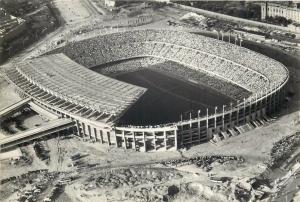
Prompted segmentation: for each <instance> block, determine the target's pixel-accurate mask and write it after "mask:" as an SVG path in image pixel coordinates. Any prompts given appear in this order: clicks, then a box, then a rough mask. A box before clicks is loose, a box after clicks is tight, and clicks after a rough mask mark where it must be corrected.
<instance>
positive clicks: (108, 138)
mask: <svg viewBox="0 0 300 202" xmlns="http://www.w3.org/2000/svg"><path fill="white" fill-rule="evenodd" d="M106 135H107V141H108V145H111V142H110V134H109V132H108V131H107V132H106Z"/></svg>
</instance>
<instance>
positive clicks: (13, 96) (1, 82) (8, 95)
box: [0, 76, 21, 110]
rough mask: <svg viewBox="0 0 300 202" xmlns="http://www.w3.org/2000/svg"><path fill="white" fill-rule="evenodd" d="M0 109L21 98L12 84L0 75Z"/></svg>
mask: <svg viewBox="0 0 300 202" xmlns="http://www.w3.org/2000/svg"><path fill="white" fill-rule="evenodd" d="M0 100H1V102H0V110H1V109H3V108H5V107H7V106H9V105H11V104H14V103H15V102H17V101H19V100H21V98H20V97H19V96H18V94H17V93H15V91H14V87H13V85H12V84H9V83H8V82H7V81H6V80H5V79H4V78H3V77H1V76H0Z"/></svg>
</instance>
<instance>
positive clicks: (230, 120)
mask: <svg viewBox="0 0 300 202" xmlns="http://www.w3.org/2000/svg"><path fill="white" fill-rule="evenodd" d="M229 125H230V127H231V126H232V102H230V114H229Z"/></svg>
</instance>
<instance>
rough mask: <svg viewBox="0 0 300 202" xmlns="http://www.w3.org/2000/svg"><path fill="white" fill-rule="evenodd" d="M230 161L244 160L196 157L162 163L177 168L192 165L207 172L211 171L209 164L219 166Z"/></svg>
mask: <svg viewBox="0 0 300 202" xmlns="http://www.w3.org/2000/svg"><path fill="white" fill-rule="evenodd" d="M232 161H237V162H238V163H243V162H244V159H243V158H242V157H237V156H219V155H214V156H198V157H194V158H187V159H175V160H170V161H164V162H162V164H163V165H165V166H171V167H178V166H184V165H191V164H194V165H196V166H197V167H199V168H202V169H203V170H205V171H207V172H209V171H210V170H212V166H211V164H212V163H214V162H218V163H220V164H224V163H230V162H232Z"/></svg>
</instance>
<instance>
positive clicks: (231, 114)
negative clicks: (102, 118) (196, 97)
mask: <svg viewBox="0 0 300 202" xmlns="http://www.w3.org/2000/svg"><path fill="white" fill-rule="evenodd" d="M287 81H288V80H286V82H285V83H284V84H282V85H281V86H280V87H278V88H276V89H273V90H272V91H270V92H266V93H265V94H263V95H261V96H260V97H259V98H256V99H255V100H253V101H251V100H250V101H246V100H245V101H244V102H241V103H239V104H237V105H236V106H235V107H232V106H230V107H226V106H223V109H222V112H217V110H216V112H215V114H212V115H209V114H206V116H204V117H203V116H200V113H199V117H196V118H190V119H189V120H182V121H180V122H177V123H174V124H169V125H166V126H158V127H157V128H154V127H151V126H150V127H144V128H141V127H134V126H132V127H115V128H114V130H115V135H116V139H117V145H116V146H118V147H124V148H126V149H134V150H140V151H150V150H154V151H156V150H170V149H172V150H177V149H178V148H183V147H189V146H192V145H196V144H200V143H203V142H207V141H209V140H211V139H213V138H215V137H214V136H216V135H221V136H222V138H224V139H226V138H227V137H228V136H229V135H231V136H234V135H235V134H236V133H237V132H238V131H239V132H243V129H242V127H243V126H245V125H246V124H248V125H250V124H252V123H251V122H255V121H259V120H265V119H268V117H270V116H272V115H274V114H275V113H276V112H278V111H279V110H280V108H281V106H282V103H283V102H284V99H285V84H286V83H287ZM252 127H253V128H254V126H252ZM137 136H138V138H136V137H137ZM174 138H175V140H174ZM162 140H163V141H162ZM145 145H146V146H145Z"/></svg>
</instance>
